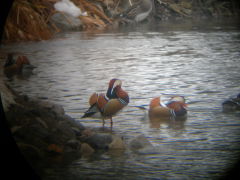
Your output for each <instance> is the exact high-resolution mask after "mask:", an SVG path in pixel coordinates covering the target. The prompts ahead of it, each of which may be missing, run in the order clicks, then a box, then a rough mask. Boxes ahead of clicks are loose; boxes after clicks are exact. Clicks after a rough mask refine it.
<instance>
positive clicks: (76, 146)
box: [66, 139, 81, 151]
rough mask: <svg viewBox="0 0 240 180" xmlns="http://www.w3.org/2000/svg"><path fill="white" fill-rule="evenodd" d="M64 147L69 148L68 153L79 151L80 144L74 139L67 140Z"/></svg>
mask: <svg viewBox="0 0 240 180" xmlns="http://www.w3.org/2000/svg"><path fill="white" fill-rule="evenodd" d="M66 146H67V147H68V148H69V149H68V150H69V151H78V150H79V149H80V146H81V144H80V142H79V141H78V140H76V139H71V140H68V141H67V143H66Z"/></svg>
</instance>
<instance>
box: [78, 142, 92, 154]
mask: <svg viewBox="0 0 240 180" xmlns="http://www.w3.org/2000/svg"><path fill="white" fill-rule="evenodd" d="M80 152H81V154H82V156H89V155H91V154H92V153H94V152H95V151H94V149H93V148H92V147H91V146H90V145H89V144H87V143H83V144H82V145H81V148H80Z"/></svg>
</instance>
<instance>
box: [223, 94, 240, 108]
mask: <svg viewBox="0 0 240 180" xmlns="http://www.w3.org/2000/svg"><path fill="white" fill-rule="evenodd" d="M222 108H223V111H224V112H233V111H240V93H239V94H238V95H237V97H235V98H229V99H227V100H226V101H224V102H223V103H222Z"/></svg>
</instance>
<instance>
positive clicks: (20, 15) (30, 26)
mask: <svg viewBox="0 0 240 180" xmlns="http://www.w3.org/2000/svg"><path fill="white" fill-rule="evenodd" d="M144 1H148V0H144ZM150 1H151V0H149V2H150ZM56 2H58V1H57V0H38V1H31V0H21V1H20V0H16V1H14V3H13V5H12V8H11V11H10V12H9V15H8V18H7V21H6V25H5V29H4V34H3V42H16V41H34V40H47V39H50V38H52V37H53V35H55V34H57V33H59V32H61V31H66V30H67V31H68V30H81V31H104V30H108V29H118V28H119V27H122V26H128V25H129V24H131V25H133V26H137V23H132V20H131V19H129V18H125V17H129V15H128V14H127V13H128V12H129V9H131V8H133V7H135V6H134V5H135V4H137V3H140V1H139V0H131V1H130V0H123V1H119V0H98V1H95V0H91V1H86V0H72V2H73V3H74V4H75V6H76V7H77V8H79V10H81V11H82V12H84V13H85V15H79V16H78V17H73V16H71V15H69V14H68V13H65V12H59V11H57V10H56V9H55V8H54V4H55V3H56ZM152 3H153V6H152V8H151V9H150V11H149V13H148V14H147V16H146V17H144V18H143V19H142V21H141V22H138V23H146V22H147V23H153V24H155V23H162V22H167V21H172V20H184V19H186V20H191V19H192V20H196V19H211V18H214V19H221V18H237V17H239V15H240V13H239V12H240V11H239V10H240V3H239V2H238V1H220V2H219V1H208V0H199V1H191V0H184V1H174V0H154V1H153V2H152ZM130 12H131V11H130ZM134 21H135V20H134Z"/></svg>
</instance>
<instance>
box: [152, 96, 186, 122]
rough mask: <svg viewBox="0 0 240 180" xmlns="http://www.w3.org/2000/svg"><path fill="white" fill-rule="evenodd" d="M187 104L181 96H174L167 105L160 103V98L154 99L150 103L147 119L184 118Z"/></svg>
mask: <svg viewBox="0 0 240 180" xmlns="http://www.w3.org/2000/svg"><path fill="white" fill-rule="evenodd" d="M186 107H187V104H186V103H185V98H184V97H183V96H174V97H172V98H171V99H170V100H169V101H168V102H167V103H163V102H162V101H161V97H160V96H159V97H155V98H153V99H152V100H151V102H150V107H149V117H150V118H165V117H174V118H177V117H185V116H186V115H187V109H186Z"/></svg>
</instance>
